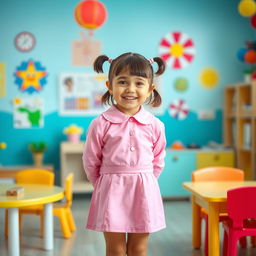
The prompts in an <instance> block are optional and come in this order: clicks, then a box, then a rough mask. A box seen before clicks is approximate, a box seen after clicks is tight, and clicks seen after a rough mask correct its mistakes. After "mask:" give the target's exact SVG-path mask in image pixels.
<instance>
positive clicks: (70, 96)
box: [59, 73, 107, 116]
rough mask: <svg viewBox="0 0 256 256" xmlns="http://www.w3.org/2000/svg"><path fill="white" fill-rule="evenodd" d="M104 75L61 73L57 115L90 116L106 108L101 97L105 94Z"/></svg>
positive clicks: (105, 76) (105, 78)
mask: <svg viewBox="0 0 256 256" xmlns="http://www.w3.org/2000/svg"><path fill="white" fill-rule="evenodd" d="M106 80H107V75H106V74H95V73H61V74H60V78H59V101H60V106H59V113H60V115H63V116H84V115H85V116H91V115H98V114H100V113H102V112H103V111H104V110H105V109H106V107H104V106H102V104H101V97H102V95H103V94H104V93H105V92H106V85H105V82H106Z"/></svg>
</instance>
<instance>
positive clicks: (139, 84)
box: [106, 71, 156, 116]
mask: <svg viewBox="0 0 256 256" xmlns="http://www.w3.org/2000/svg"><path fill="white" fill-rule="evenodd" d="M106 85H107V87H108V90H109V93H110V94H111V95H113V97H114V99H115V101H116V106H117V108H118V109H119V110H120V111H121V112H123V113H124V114H127V115H129V116H132V115H135V114H136V113H137V112H138V111H139V110H140V106H141V105H142V104H143V103H144V102H145V101H146V99H147V98H148V97H149V96H150V94H151V92H152V91H153V90H154V89H155V88H156V86H155V85H150V84H149V80H148V78H144V77H141V76H132V75H130V73H129V72H128V71H122V72H121V73H119V74H118V75H117V76H115V77H114V78H113V81H112V84H110V83H109V82H108V81H107V82H106Z"/></svg>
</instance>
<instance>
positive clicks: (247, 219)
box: [223, 186, 256, 256]
mask: <svg viewBox="0 0 256 256" xmlns="http://www.w3.org/2000/svg"><path fill="white" fill-rule="evenodd" d="M255 198H256V187H255V186H253V187H252V186H247V187H240V188H235V189H231V190H229V191H228V192H227V210H228V219H227V220H226V221H224V222H223V227H224V245H223V255H224V256H227V255H228V256H236V255H237V253H236V250H237V241H238V239H239V238H241V237H244V236H256V220H255V219H256V204H255Z"/></svg>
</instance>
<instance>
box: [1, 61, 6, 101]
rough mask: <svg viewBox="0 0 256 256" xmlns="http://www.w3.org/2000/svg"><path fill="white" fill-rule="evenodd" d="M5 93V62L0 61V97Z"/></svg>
mask: <svg viewBox="0 0 256 256" xmlns="http://www.w3.org/2000/svg"><path fill="white" fill-rule="evenodd" d="M5 94H6V82H5V63H3V62H0V98H2V97H4V96H5Z"/></svg>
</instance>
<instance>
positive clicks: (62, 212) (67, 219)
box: [38, 173, 76, 238]
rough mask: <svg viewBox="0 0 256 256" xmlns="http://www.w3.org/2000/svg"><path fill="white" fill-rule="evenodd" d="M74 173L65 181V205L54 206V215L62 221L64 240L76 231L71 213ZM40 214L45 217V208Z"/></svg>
mask: <svg viewBox="0 0 256 256" xmlns="http://www.w3.org/2000/svg"><path fill="white" fill-rule="evenodd" d="M73 176H74V174H73V173H69V174H68V176H67V177H66V179H65V192H64V193H65V199H66V201H65V203H55V204H53V215H54V216H57V217H58V218H59V221H60V226H61V231H62V234H63V237H64V238H70V237H71V235H72V234H71V232H73V231H75V230H76V225H75V221H74V218H73V215H72V212H71V205H72V198H73V193H72V184H73ZM38 214H40V215H41V219H43V218H42V216H43V208H41V209H40V210H39V211H38ZM41 234H43V223H41Z"/></svg>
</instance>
